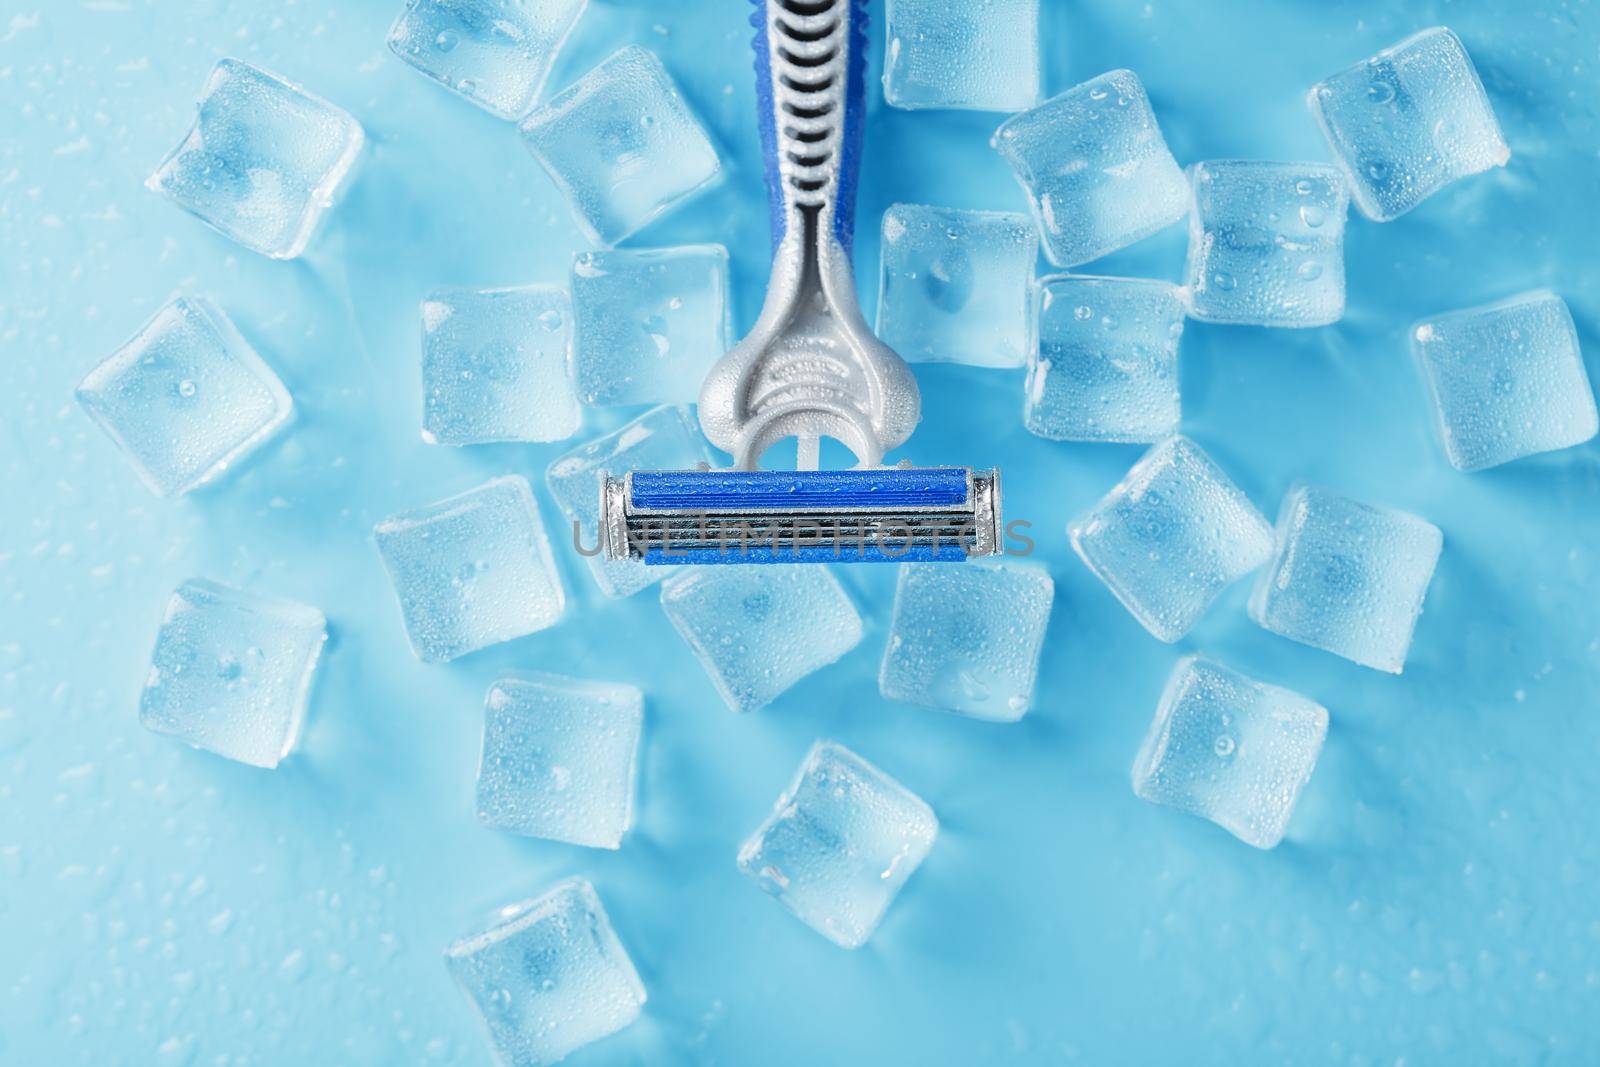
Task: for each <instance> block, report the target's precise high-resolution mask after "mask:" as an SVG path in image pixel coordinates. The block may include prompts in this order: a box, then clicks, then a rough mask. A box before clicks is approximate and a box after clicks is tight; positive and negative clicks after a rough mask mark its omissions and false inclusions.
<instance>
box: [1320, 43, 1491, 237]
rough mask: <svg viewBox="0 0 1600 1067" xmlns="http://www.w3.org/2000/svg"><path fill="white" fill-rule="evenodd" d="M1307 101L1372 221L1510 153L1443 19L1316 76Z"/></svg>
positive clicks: (1398, 211) (1411, 205)
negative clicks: (1362, 59)
mask: <svg viewBox="0 0 1600 1067" xmlns="http://www.w3.org/2000/svg"><path fill="white" fill-rule="evenodd" d="M1307 102H1308V103H1309V104H1310V106H1311V113H1312V114H1314V115H1315V116H1316V117H1317V122H1318V123H1320V124H1321V126H1322V132H1323V134H1325V135H1326V136H1327V138H1328V144H1329V145H1330V146H1331V147H1332V148H1333V155H1334V158H1335V159H1336V160H1338V162H1339V165H1340V166H1341V167H1343V168H1344V172H1345V175H1346V177H1348V178H1349V179H1350V191H1351V195H1352V196H1353V197H1354V198H1355V202H1356V207H1358V208H1360V209H1361V213H1362V214H1363V215H1366V216H1367V217H1368V218H1370V219H1377V220H1378V221H1379V222H1387V221H1388V220H1389V219H1393V218H1398V217H1399V216H1401V215H1404V214H1405V213H1406V212H1407V211H1410V210H1411V209H1412V208H1414V207H1416V206H1417V205H1418V204H1420V203H1422V202H1423V201H1424V200H1426V199H1427V198H1428V197H1430V196H1432V195H1433V194H1434V193H1436V192H1438V191H1439V190H1440V189H1442V188H1444V187H1445V186H1446V185H1449V184H1450V183H1451V182H1453V181H1455V180H1456V179H1458V178H1465V177H1467V176H1468V175H1471V174H1477V173H1479V172H1481V171H1486V170H1488V169H1489V168H1490V167H1503V166H1505V164H1506V160H1508V159H1510V158H1511V150H1510V149H1509V148H1507V147H1506V142H1505V139H1504V138H1503V137H1501V135H1500V124H1499V123H1498V122H1496V121H1495V117H1494V111H1493V109H1492V108H1490V106H1489V97H1488V95H1487V94H1486V93H1485V92H1484V91H1483V82H1481V81H1479V80H1478V71H1477V68H1475V67H1474V66H1473V65H1472V59H1471V58H1470V57H1469V56H1468V55H1467V50H1466V49H1465V48H1463V47H1462V46H1461V39H1460V38H1458V37H1457V36H1456V35H1455V34H1454V33H1452V32H1450V31H1449V30H1448V29H1446V28H1444V27H1443V26H1435V27H1433V28H1432V29H1428V30H1423V31H1422V32H1421V33H1416V34H1413V35H1412V36H1410V37H1407V38H1406V39H1405V40H1403V41H1401V42H1400V43H1399V44H1397V45H1395V46H1394V47H1392V48H1385V49H1384V50H1383V51H1381V52H1379V53H1378V54H1377V55H1375V56H1373V57H1372V58H1371V59H1369V60H1367V61H1365V62H1364V63H1357V64H1356V65H1355V66H1353V67H1348V68H1346V69H1345V70H1342V71H1340V72H1339V73H1338V74H1335V75H1334V76H1333V77H1331V78H1329V79H1327V80H1326V81H1322V82H1318V83H1317V84H1316V85H1315V86H1314V87H1313V88H1312V90H1311V94H1310V96H1309V97H1308V99H1307Z"/></svg>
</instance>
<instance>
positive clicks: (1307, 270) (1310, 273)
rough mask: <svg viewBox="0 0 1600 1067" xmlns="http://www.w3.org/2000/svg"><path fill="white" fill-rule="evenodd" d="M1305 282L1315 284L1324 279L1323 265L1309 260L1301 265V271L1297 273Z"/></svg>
mask: <svg viewBox="0 0 1600 1067" xmlns="http://www.w3.org/2000/svg"><path fill="white" fill-rule="evenodd" d="M1295 273H1296V274H1298V275H1299V276H1300V280H1301V281H1303V282H1313V281H1316V280H1317V279H1318V278H1320V277H1322V264H1321V263H1318V262H1317V261H1316V260H1314V259H1308V260H1306V261H1305V262H1304V263H1302V264H1300V269H1299V270H1297V271H1295Z"/></svg>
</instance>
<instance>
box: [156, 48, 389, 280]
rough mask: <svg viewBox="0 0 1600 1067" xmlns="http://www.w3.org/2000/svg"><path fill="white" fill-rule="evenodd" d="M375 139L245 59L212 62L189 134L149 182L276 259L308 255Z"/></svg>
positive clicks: (347, 118) (349, 119)
mask: <svg viewBox="0 0 1600 1067" xmlns="http://www.w3.org/2000/svg"><path fill="white" fill-rule="evenodd" d="M364 140H365V137H364V135H363V134H362V132H361V125H360V124H359V123H357V122H356V120H355V119H354V118H352V117H351V116H350V115H349V114H347V113H346V112H344V111H342V110H340V109H339V108H337V107H335V106H334V105H332V104H330V103H328V102H327V101H326V100H324V99H322V98H321V97H318V96H312V95H311V94H310V93H308V92H306V91H305V90H304V89H302V88H300V87H299V86H298V85H294V84H292V83H290V82H287V81H285V80H284V79H282V78H280V77H278V76H277V75H276V74H270V73H268V72H267V71H264V70H261V69H260V68H258V67H252V66H251V65H250V64H248V63H245V62H242V61H240V60H237V59H224V60H222V61H221V62H220V63H218V64H217V65H216V66H215V67H214V68H212V71H211V76H210V77H209V78H208V79H207V80H206V87H205V91H204V93H203V94H202V95H201V97H200V103H199V116H198V117H197V118H196V120H195V124H194V126H193V127H191V128H190V130H189V133H188V136H186V137H185V138H184V139H183V142H182V143H181V144H179V145H178V147H177V148H174V149H173V150H172V151H171V152H170V153H169V154H168V155H167V158H166V159H164V160H162V161H161V166H159V167H157V168H156V172H155V173H154V174H152V175H150V177H149V179H148V180H147V181H146V182H145V185H147V186H148V187H149V188H151V189H153V190H155V191H156V192H158V193H161V194H162V195H163V196H165V197H167V198H168V199H169V200H171V201H172V202H173V203H174V204H177V205H178V206H179V207H181V208H183V209H184V210H185V211H187V212H189V213H191V214H193V215H195V216H196V217H198V218H199V219H200V220H201V221H203V222H205V223H207V224H208V225H210V226H212V227H213V228H215V229H216V230H218V231H219V232H220V233H222V234H223V235H224V236H226V237H229V238H232V239H233V240H235V241H237V242H239V243H240V244H242V245H244V246H245V247H246V248H248V249H251V250H252V251H255V252H260V253H261V254H262V255H264V256H270V257H272V258H273V259H293V258H295V257H296V256H298V255H299V254H300V253H301V252H303V251H305V247H306V244H307V242H309V241H310V240H311V235H312V233H313V232H315V230H316V228H317V223H318V222H319V221H320V220H321V218H322V215H323V212H325V211H327V210H328V208H329V207H331V206H332V204H333V202H334V199H335V198H336V197H337V195H338V194H339V192H340V189H341V187H342V186H343V185H344V184H345V181H346V179H347V178H348V177H349V176H350V172H351V170H352V169H353V168H354V166H355V162H356V158H357V157H358V156H359V155H360V154H361V145H362V143H363V141H364Z"/></svg>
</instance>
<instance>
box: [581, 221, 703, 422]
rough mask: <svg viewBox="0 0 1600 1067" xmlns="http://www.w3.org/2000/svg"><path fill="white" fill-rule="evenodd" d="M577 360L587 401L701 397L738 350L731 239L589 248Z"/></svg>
mask: <svg viewBox="0 0 1600 1067" xmlns="http://www.w3.org/2000/svg"><path fill="white" fill-rule="evenodd" d="M572 306H573V312H574V316H575V317H574V324H573V342H572V345H573V347H572V365H573V377H574V379H575V381H576V383H577V389H578V399H580V400H582V401H583V402H584V403H585V404H596V405H606V404H691V403H693V402H694V401H695V400H696V399H697V398H698V397H699V394H700V382H701V379H703V378H704V377H705V376H706V371H707V370H709V369H710V368H711V364H713V363H715V362H716V361H717V359H718V358H719V357H721V355H722V354H723V353H724V352H726V351H727V349H728V250H727V249H725V248H723V247H722V246H721V245H689V246H685V247H682V248H648V249H631V248H630V249H615V250H611V251H603V252H580V253H579V254H578V256H577V258H576V259H574V260H573V264H572Z"/></svg>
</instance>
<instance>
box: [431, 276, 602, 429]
mask: <svg viewBox="0 0 1600 1067" xmlns="http://www.w3.org/2000/svg"><path fill="white" fill-rule="evenodd" d="M571 324H572V313H571V308H570V304H569V302H568V300H567V294H566V293H565V292H564V291H563V290H561V289H559V288H556V287H555V286H544V285H530V286H527V287H524V288H518V289H486V290H476V291H475V290H468V289H452V290H444V291H440V292H436V293H432V294H430V295H429V296H428V298H427V299H426V300H424V301H423V302H422V439H423V440H424V441H427V442H429V443H430V444H441V445H476V444H483V443H486V442H490V441H561V440H565V439H566V438H568V437H571V436H572V435H573V434H575V433H577V432H578V427H579V426H580V425H582V422H583V412H582V410H581V409H580V408H579V407H578V398H577V395H576V394H575V393H574V392H573V388H572V380H571V377H570V373H569V369H568V365H567V356H568V349H569V346H570V344H571Z"/></svg>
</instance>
